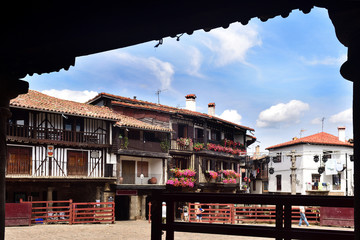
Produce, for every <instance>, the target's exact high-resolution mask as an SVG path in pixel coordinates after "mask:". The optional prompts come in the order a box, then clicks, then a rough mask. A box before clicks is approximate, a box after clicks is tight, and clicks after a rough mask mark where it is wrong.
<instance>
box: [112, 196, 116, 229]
mask: <svg viewBox="0 0 360 240" xmlns="http://www.w3.org/2000/svg"><path fill="white" fill-rule="evenodd" d="M112 223H113V224H114V223H115V201H114V202H112Z"/></svg>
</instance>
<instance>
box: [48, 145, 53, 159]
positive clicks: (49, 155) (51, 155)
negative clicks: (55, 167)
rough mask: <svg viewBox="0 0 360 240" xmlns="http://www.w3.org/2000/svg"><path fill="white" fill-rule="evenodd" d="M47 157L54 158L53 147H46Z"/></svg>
mask: <svg viewBox="0 0 360 240" xmlns="http://www.w3.org/2000/svg"><path fill="white" fill-rule="evenodd" d="M47 156H48V157H54V145H47Z"/></svg>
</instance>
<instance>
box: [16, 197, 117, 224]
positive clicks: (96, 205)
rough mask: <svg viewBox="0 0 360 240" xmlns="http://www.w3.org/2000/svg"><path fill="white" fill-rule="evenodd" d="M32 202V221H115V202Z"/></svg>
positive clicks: (71, 222) (21, 201)
mask: <svg viewBox="0 0 360 240" xmlns="http://www.w3.org/2000/svg"><path fill="white" fill-rule="evenodd" d="M20 203H31V206H32V207H31V209H32V214H31V223H67V224H75V223H101V222H111V223H114V222H115V203H114V202H87V203H73V202H72V200H71V199H70V200H66V201H28V202H25V201H23V200H22V199H20Z"/></svg>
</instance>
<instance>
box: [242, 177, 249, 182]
mask: <svg viewBox="0 0 360 240" xmlns="http://www.w3.org/2000/svg"><path fill="white" fill-rule="evenodd" d="M243 181H244V182H247V181H249V182H251V180H250V178H248V177H244V179H243Z"/></svg>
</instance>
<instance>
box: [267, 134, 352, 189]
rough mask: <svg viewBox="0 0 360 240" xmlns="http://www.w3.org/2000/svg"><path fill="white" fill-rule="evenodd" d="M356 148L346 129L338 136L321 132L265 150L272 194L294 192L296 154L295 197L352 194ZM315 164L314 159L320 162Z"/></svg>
mask: <svg viewBox="0 0 360 240" xmlns="http://www.w3.org/2000/svg"><path fill="white" fill-rule="evenodd" d="M353 147H354V145H353V144H352V143H350V142H349V141H346V139H345V127H339V128H338V137H336V136H334V135H331V134H329V133H325V132H321V133H317V134H314V135H311V136H307V137H303V138H294V139H293V140H292V141H289V142H285V143H281V144H277V145H274V146H271V147H268V148H266V149H267V150H269V155H270V156H271V162H270V163H269V172H270V173H271V172H272V171H273V174H269V193H282V194H290V193H291V170H290V167H291V157H290V156H289V154H290V153H291V151H293V150H295V153H296V155H300V156H298V157H296V194H303V195H313V194H321V195H349V196H351V195H353V193H354V191H353V190H354V177H353V175H354V172H353V169H354V167H353V162H352V156H353ZM317 159H318V161H317V162H315V161H314V160H317Z"/></svg>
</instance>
